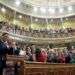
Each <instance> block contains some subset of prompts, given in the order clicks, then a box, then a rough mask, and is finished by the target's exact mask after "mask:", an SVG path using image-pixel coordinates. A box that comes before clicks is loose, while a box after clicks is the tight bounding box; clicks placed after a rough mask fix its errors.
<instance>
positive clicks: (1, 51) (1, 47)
mask: <svg viewBox="0 0 75 75" xmlns="http://www.w3.org/2000/svg"><path fill="white" fill-rule="evenodd" d="M8 40H9V36H8V33H3V34H2V36H1V39H0V75H3V69H4V68H5V67H6V54H7V53H8V46H7V41H8Z"/></svg>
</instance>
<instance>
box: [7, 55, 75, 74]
mask: <svg viewBox="0 0 75 75" xmlns="http://www.w3.org/2000/svg"><path fill="white" fill-rule="evenodd" d="M7 61H8V62H10V61H12V62H13V63H17V64H18V65H20V71H19V75H75V64H65V63H63V64H51V63H42V62H29V61H25V59H24V58H23V57H18V56H8V57H7Z"/></svg>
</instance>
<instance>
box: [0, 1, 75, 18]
mask: <svg viewBox="0 0 75 75" xmlns="http://www.w3.org/2000/svg"><path fill="white" fill-rule="evenodd" d="M16 1H20V5H19V6H17V5H16V4H15V2H16ZM0 3H1V4H4V5H5V6H7V7H10V8H11V9H14V10H16V11H18V12H20V13H23V14H26V15H30V16H34V17H40V18H62V17H68V16H73V15H75V0H0ZM69 6H71V7H72V9H70V12H69V11H68V7H69ZM34 7H35V10H36V8H37V12H35V11H34ZM42 8H44V9H42ZM49 8H51V10H50V11H49ZM62 11H63V12H62ZM43 12H45V13H43ZM54 12H55V13H54Z"/></svg>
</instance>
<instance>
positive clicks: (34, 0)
mask: <svg viewBox="0 0 75 75" xmlns="http://www.w3.org/2000/svg"><path fill="white" fill-rule="evenodd" d="M22 1H23V2H25V3H29V4H32V5H35V6H59V5H67V4H73V3H75V0H22Z"/></svg>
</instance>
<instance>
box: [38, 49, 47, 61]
mask: <svg viewBox="0 0 75 75" xmlns="http://www.w3.org/2000/svg"><path fill="white" fill-rule="evenodd" d="M46 61H47V52H46V50H45V49H41V51H40V53H39V55H38V62H46Z"/></svg>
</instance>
